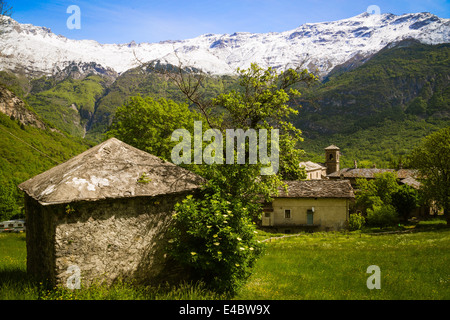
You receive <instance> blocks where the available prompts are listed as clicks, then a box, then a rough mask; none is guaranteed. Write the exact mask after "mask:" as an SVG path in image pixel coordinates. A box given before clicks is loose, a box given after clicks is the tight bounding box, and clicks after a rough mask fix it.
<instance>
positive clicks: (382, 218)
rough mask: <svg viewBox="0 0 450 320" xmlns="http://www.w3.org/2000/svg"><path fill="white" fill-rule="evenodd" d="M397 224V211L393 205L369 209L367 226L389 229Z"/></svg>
mask: <svg viewBox="0 0 450 320" xmlns="http://www.w3.org/2000/svg"><path fill="white" fill-rule="evenodd" d="M396 222H397V211H395V208H394V207H393V206H391V205H384V206H374V207H373V208H369V209H367V224H368V225H370V226H372V227H380V228H384V227H388V226H391V225H394V224H395V223H396Z"/></svg>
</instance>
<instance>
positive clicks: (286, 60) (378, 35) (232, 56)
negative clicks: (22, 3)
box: [0, 12, 450, 76]
mask: <svg viewBox="0 0 450 320" xmlns="http://www.w3.org/2000/svg"><path fill="white" fill-rule="evenodd" d="M408 38H412V39H416V40H418V41H420V42H422V43H426V44H439V43H447V42H449V39H450V19H442V18H439V17H437V16H435V15H433V14H430V13H427V12H422V13H411V14H404V15H394V14H390V13H386V14H369V13H367V12H364V13H362V14H359V15H357V16H354V17H351V18H348V19H343V20H337V21H329V22H319V23H306V24H303V25H301V26H299V27H298V28H295V29H293V30H289V31H285V32H278V33H277V32H271V33H249V32H239V33H233V34H231V35H229V34H204V35H201V36H199V37H196V38H193V39H186V40H181V41H163V42H159V43H140V44H136V43H135V42H134V41H131V42H130V43H126V44H100V43H98V42H97V41H94V40H71V39H67V38H65V37H63V36H60V35H55V34H53V33H52V32H51V30H50V29H48V28H46V27H37V26H33V25H30V24H20V23H18V22H16V21H15V20H13V19H11V18H8V20H7V25H6V26H5V28H4V30H3V33H1V34H0V43H1V44H2V46H1V48H0V70H24V71H25V72H26V73H28V74H30V75H32V76H39V75H43V74H46V75H50V74H52V73H53V72H54V70H63V69H64V68H65V67H67V66H69V65H71V64H72V63H77V64H83V63H85V64H89V63H95V64H98V65H101V66H103V67H104V68H105V69H108V70H113V71H114V72H117V73H122V72H125V71H126V70H128V69H130V68H133V67H136V66H138V65H139V63H140V62H148V61H152V60H160V61H162V62H167V63H172V64H178V63H179V62H180V61H179V59H180V60H181V62H182V63H183V64H184V65H186V66H192V67H196V68H198V69H201V70H203V71H205V72H208V73H211V74H231V73H234V72H235V71H236V69H237V68H238V67H240V68H247V67H248V66H249V65H250V63H252V62H257V63H259V64H260V65H262V66H264V67H266V66H272V67H274V68H280V69H283V68H286V67H292V66H294V65H298V64H299V63H304V66H305V67H308V68H309V69H310V70H318V72H319V74H320V75H326V74H327V73H328V72H330V71H331V70H332V69H333V68H334V67H335V66H337V65H340V64H343V63H345V62H346V61H348V60H350V59H352V58H353V57H355V56H361V57H367V56H369V55H372V54H374V53H376V52H378V51H379V50H381V49H382V48H384V47H385V46H387V45H389V44H390V43H393V42H399V41H401V40H404V39H408Z"/></svg>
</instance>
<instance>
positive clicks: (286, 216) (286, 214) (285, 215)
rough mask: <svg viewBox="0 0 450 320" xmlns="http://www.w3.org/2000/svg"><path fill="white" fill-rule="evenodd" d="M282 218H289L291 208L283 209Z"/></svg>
mask: <svg viewBox="0 0 450 320" xmlns="http://www.w3.org/2000/svg"><path fill="white" fill-rule="evenodd" d="M284 218H285V219H290V218H291V210H289V209H286V210H284Z"/></svg>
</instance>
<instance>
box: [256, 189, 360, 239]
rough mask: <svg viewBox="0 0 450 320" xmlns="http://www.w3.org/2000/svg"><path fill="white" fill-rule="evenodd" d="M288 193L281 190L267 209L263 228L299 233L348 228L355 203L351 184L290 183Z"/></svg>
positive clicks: (263, 217) (264, 214)
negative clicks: (352, 203)
mask: <svg viewBox="0 0 450 320" xmlns="http://www.w3.org/2000/svg"><path fill="white" fill-rule="evenodd" d="M286 184H287V192H285V191H284V190H280V193H279V195H277V196H275V197H274V200H273V202H272V203H270V204H266V205H265V207H264V213H263V216H262V226H263V227H272V228H274V229H276V230H279V231H281V232H294V231H298V230H304V229H310V230H324V231H331V230H341V229H344V228H346V227H347V223H348V217H349V207H350V203H351V201H353V200H354V197H355V195H354V193H353V188H352V186H351V184H350V182H349V181H347V180H340V181H332V180H301V181H300V180H297V181H287V182H286Z"/></svg>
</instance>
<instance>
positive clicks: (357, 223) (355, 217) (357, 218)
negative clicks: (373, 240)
mask: <svg viewBox="0 0 450 320" xmlns="http://www.w3.org/2000/svg"><path fill="white" fill-rule="evenodd" d="M365 222H366V219H365V218H364V217H363V216H362V214H361V213H360V212H357V213H352V214H351V215H350V217H349V219H348V228H349V230H350V231H354V230H360V229H361V228H362V227H363V226H364V224H365Z"/></svg>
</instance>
